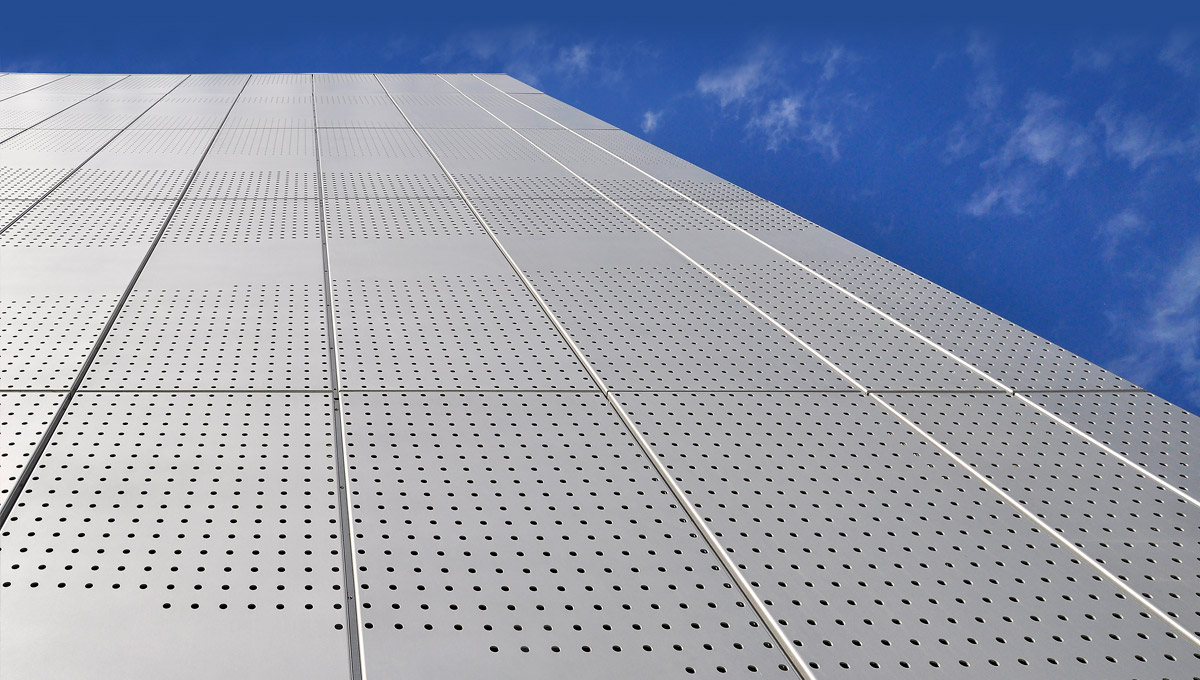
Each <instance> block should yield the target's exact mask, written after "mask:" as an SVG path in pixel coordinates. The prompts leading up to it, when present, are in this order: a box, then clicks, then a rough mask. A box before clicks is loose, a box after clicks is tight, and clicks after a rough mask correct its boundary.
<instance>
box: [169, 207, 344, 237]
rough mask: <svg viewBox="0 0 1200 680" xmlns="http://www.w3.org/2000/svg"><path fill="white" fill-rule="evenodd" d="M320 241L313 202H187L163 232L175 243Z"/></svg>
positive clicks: (316, 214) (319, 223)
mask: <svg viewBox="0 0 1200 680" xmlns="http://www.w3.org/2000/svg"><path fill="white" fill-rule="evenodd" d="M320 238H321V213H320V208H319V204H318V202H317V201H315V200H312V199H291V200H275V199H260V198H241V199H204V200H185V201H182V202H181V203H180V204H179V209H178V210H177V211H176V212H175V215H174V217H172V218H171V224H170V226H169V227H168V228H167V230H166V232H164V233H163V241H166V242H172V243H263V242H271V241H278V240H283V239H308V240H312V241H319V240H320Z"/></svg>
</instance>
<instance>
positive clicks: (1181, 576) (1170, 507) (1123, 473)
mask: <svg viewBox="0 0 1200 680" xmlns="http://www.w3.org/2000/svg"><path fill="white" fill-rule="evenodd" d="M887 400H888V402H889V403H891V404H892V405H893V406H895V407H896V408H897V409H899V410H900V411H901V412H902V413H904V415H905V416H906V417H907V418H909V419H910V420H912V421H913V422H914V423H916V424H917V426H918V427H920V428H922V429H923V430H924V431H926V432H928V433H929V434H930V435H931V436H933V437H934V438H935V439H937V440H938V441H940V442H942V443H943V444H945V445H946V446H947V447H948V448H949V449H950V450H951V451H953V452H954V453H955V454H956V455H958V456H960V457H961V458H962V459H963V460H965V461H966V462H967V463H968V464H970V465H971V466H972V467H974V468H976V469H977V470H979V472H980V473H981V474H983V475H984V476H985V477H987V478H988V479H989V480H991V481H992V482H993V483H995V484H996V485H997V486H998V487H1000V488H1001V489H1002V490H1003V491H1004V492H1005V493H1007V494H1009V495H1010V496H1012V497H1013V498H1014V499H1016V500H1017V501H1018V502H1020V503H1021V504H1022V505H1023V506H1025V507H1027V508H1029V510H1030V511H1031V512H1033V513H1034V514H1036V515H1037V516H1038V517H1039V518H1040V519H1041V520H1042V521H1044V522H1045V523H1047V524H1048V525H1050V526H1052V527H1053V528H1054V529H1055V530H1057V531H1058V532H1060V533H1061V534H1062V535H1063V536H1064V537H1065V538H1066V539H1067V540H1069V541H1072V542H1073V543H1074V544H1075V545H1076V546H1078V547H1079V548H1080V549H1081V550H1083V551H1084V552H1085V553H1087V554H1088V555H1089V556H1091V557H1092V558H1094V559H1095V560H1096V561H1097V562H1099V563H1100V564H1102V565H1104V567H1105V568H1106V569H1108V570H1109V571H1110V572H1112V573H1113V574H1114V575H1115V576H1116V577H1117V578H1119V579H1121V581H1123V582H1124V583H1126V584H1128V585H1129V586H1130V587H1131V588H1134V589H1135V590H1136V591H1137V592H1138V593H1141V594H1142V595H1143V596H1144V597H1146V598H1147V599H1149V600H1150V601H1151V602H1153V603H1155V604H1156V605H1157V606H1158V607H1160V608H1161V609H1162V610H1164V611H1165V612H1167V613H1168V614H1169V615H1170V616H1171V617H1172V618H1174V619H1177V620H1178V621H1179V622H1180V623H1181V624H1182V625H1183V626H1184V627H1185V628H1187V629H1188V630H1191V631H1200V588H1197V583H1198V582H1200V508H1198V507H1197V506H1196V505H1194V504H1193V503H1191V502H1189V501H1188V500H1186V499H1184V498H1181V497H1179V496H1177V495H1175V494H1173V493H1171V492H1170V491H1168V490H1166V489H1163V488H1161V487H1159V486H1157V485H1156V484H1154V483H1153V482H1151V481H1149V480H1147V479H1146V478H1145V477H1143V476H1142V475H1139V474H1137V473H1136V472H1135V471H1134V470H1133V469H1132V466H1131V465H1130V464H1128V463H1126V462H1124V461H1123V460H1122V459H1120V458H1117V457H1114V456H1111V455H1108V454H1106V453H1104V452H1103V451H1101V450H1100V449H1099V448H1097V447H1095V446H1093V445H1092V444H1089V443H1088V442H1087V441H1085V440H1084V439H1083V438H1082V437H1079V436H1077V435H1075V434H1073V433H1071V432H1069V431H1068V430H1066V429H1065V428H1063V427H1061V426H1059V425H1058V424H1057V423H1055V422H1054V421H1052V420H1051V419H1050V418H1048V417H1046V416H1044V415H1042V414H1041V413H1038V412H1037V411H1036V410H1034V409H1033V408H1031V407H1029V406H1027V405H1025V404H1022V403H1021V402H1020V401H1018V400H1017V399H1016V398H1014V397H1011V396H1008V395H995V394H970V393H956V394H889V395H887Z"/></svg>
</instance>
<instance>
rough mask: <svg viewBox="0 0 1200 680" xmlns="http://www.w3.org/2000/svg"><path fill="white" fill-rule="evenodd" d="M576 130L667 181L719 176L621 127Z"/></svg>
mask: <svg viewBox="0 0 1200 680" xmlns="http://www.w3.org/2000/svg"><path fill="white" fill-rule="evenodd" d="M516 96H517V97H522V96H523V95H516ZM524 96H533V95H524ZM550 115H551V116H552V117H553V118H555V119H556V120H558V121H559V122H560V123H562V122H565V121H564V120H563V119H562V118H559V117H558V116H556V115H554V114H550ZM568 127H574V126H568ZM579 134H581V135H583V136H584V137H587V138H588V139H590V140H592V141H593V142H596V143H597V144H599V145H600V146H602V147H604V148H605V149H607V150H609V151H611V152H613V153H614V154H616V155H618V156H620V157H621V158H623V159H625V160H627V161H629V162H630V163H633V164H634V165H636V166H637V167H639V168H641V169H642V170H645V171H646V172H648V173H650V174H651V175H653V176H655V177H657V178H658V179H660V180H664V181H668V182H669V181H671V180H692V181H696V182H716V181H719V180H720V178H719V177H717V176H716V175H714V174H712V173H710V172H708V171H707V170H702V169H701V168H699V167H697V166H695V165H693V164H691V163H689V162H687V161H685V160H683V159H682V158H680V157H678V156H674V155H672V154H669V153H667V152H666V151H663V150H662V149H660V148H658V147H657V146H654V145H653V144H651V143H649V142H646V141H643V140H641V139H638V138H637V137H634V136H633V135H631V134H629V133H628V132H625V131H624V130H586V129H581V130H579Z"/></svg>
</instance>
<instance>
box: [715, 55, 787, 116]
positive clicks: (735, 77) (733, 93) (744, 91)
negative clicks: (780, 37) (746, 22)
mask: <svg viewBox="0 0 1200 680" xmlns="http://www.w3.org/2000/svg"><path fill="white" fill-rule="evenodd" d="M776 59H777V57H776V56H775V55H774V54H773V52H772V51H771V50H770V49H769V48H766V47H762V48H759V50H758V51H757V52H755V53H754V54H753V55H751V56H750V57H749V58H748V59H746V60H744V61H743V62H742V63H740V64H736V65H733V66H727V67H725V68H722V69H718V70H716V71H710V72H708V73H703V74H701V75H700V77H699V78H698V79H697V80H696V91H697V92H699V93H700V94H703V95H709V96H712V97H716V98H717V101H718V102H720V103H721V108H725V107H727V106H729V105H731V104H739V103H742V102H743V101H745V100H747V99H749V98H752V97H753V96H755V94H756V91H757V90H758V89H759V88H760V87H762V86H763V85H764V84H765V83H767V81H768V79H769V77H771V76H770V75H769V74H770V72H771V71H774V70H775V63H774V62H775V60H776Z"/></svg>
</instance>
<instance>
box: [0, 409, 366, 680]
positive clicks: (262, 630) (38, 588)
mask: <svg viewBox="0 0 1200 680" xmlns="http://www.w3.org/2000/svg"><path fill="white" fill-rule="evenodd" d="M331 406H332V403H331V399H330V396H329V395H328V394H314V395H296V394H214V393H203V394H149V393H123V394H112V393H81V394H79V395H77V396H76V398H75V400H74V402H73V403H72V405H71V407H70V409H69V410H68V412H67V414H66V416H65V417H64V419H63V422H62V424H61V425H60V426H59V429H58V432H57V433H56V435H55V437H54V439H52V440H51V442H50V446H49V448H48V449H47V452H46V454H45V455H44V457H43V459H42V465H41V467H40V468H39V471H38V472H36V473H35V474H34V476H33V478H32V479H31V480H30V483H29V486H28V487H27V488H26V489H25V492H24V493H23V494H22V496H21V500H20V501H19V503H18V504H17V506H16V508H15V509H14V511H13V513H12V516H11V517H10V518H9V520H8V522H7V523H6V524H5V526H4V548H5V550H4V551H3V554H2V555H0V567H2V572H3V574H2V578H0V581H2V586H0V587H2V589H3V598H4V607H3V608H2V609H0V658H3V659H4V669H5V673H6V675H12V676H13V677H36V678H45V679H47V680H60V679H61V680H74V679H77V678H81V677H118V676H120V677H131V675H132V676H133V677H160V678H161V677H171V678H180V679H195V680H200V679H202V678H203V679H209V678H214V677H289V678H312V679H313V680H317V679H318V678H319V679H320V680H327V679H329V678H349V669H350V664H349V659H348V644H347V635H346V630H345V626H346V616H345V609H344V608H343V601H344V594H343V591H342V583H343V575H342V573H341V568H342V560H341V555H340V540H339V531H338V523H337V518H338V510H337V482H336V480H335V475H334V470H333V455H334V445H333V436H332V435H333V417H334V416H333V410H332V408H331ZM63 640H74V641H76V643H77V644H72V645H68V646H65V647H64V646H63V644H62V641H63ZM130 650H137V662H136V665H135V666H133V667H131V665H130V656H129V655H130Z"/></svg>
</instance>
